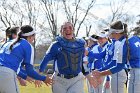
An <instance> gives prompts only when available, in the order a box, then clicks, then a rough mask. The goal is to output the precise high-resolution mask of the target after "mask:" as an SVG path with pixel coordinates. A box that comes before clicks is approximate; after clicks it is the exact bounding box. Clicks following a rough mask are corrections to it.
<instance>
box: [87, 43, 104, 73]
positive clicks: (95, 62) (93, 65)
mask: <svg viewBox="0 0 140 93" xmlns="http://www.w3.org/2000/svg"><path fill="white" fill-rule="evenodd" d="M90 49H91V51H92V52H93V53H100V52H101V51H102V48H101V47H100V46H99V45H98V44H94V45H92V46H91V47H90ZM88 62H89V64H88V66H89V68H90V69H91V70H92V69H100V68H102V66H103V63H102V59H96V58H92V57H89V59H88Z"/></svg>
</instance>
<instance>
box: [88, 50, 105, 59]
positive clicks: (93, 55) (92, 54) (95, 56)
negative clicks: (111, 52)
mask: <svg viewBox="0 0 140 93" xmlns="http://www.w3.org/2000/svg"><path fill="white" fill-rule="evenodd" d="M105 54H106V51H102V52H100V53H93V52H92V51H90V52H89V53H88V57H89V58H96V59H102V58H104V57H105Z"/></svg>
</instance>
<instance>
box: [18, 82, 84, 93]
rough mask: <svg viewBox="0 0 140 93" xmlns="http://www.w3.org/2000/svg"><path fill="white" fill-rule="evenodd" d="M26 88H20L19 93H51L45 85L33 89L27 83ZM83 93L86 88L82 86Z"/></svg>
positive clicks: (32, 86) (49, 88) (32, 85)
mask: <svg viewBox="0 0 140 93" xmlns="http://www.w3.org/2000/svg"><path fill="white" fill-rule="evenodd" d="M27 84H28V85H27V86H20V85H19V89H20V93H52V92H51V86H46V85H45V84H43V85H42V87H40V88H35V85H34V84H30V83H27ZM84 90H85V93H87V86H86V84H84Z"/></svg>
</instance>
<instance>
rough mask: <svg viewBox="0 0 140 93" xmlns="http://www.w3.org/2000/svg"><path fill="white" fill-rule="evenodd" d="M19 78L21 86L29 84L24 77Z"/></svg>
mask: <svg viewBox="0 0 140 93" xmlns="http://www.w3.org/2000/svg"><path fill="white" fill-rule="evenodd" d="M17 78H18V81H19V84H20V85H21V86H27V82H26V81H25V80H24V79H22V78H21V77H17Z"/></svg>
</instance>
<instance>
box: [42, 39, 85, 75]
mask: <svg viewBox="0 0 140 93" xmlns="http://www.w3.org/2000/svg"><path fill="white" fill-rule="evenodd" d="M84 45H85V41H83V40H82V39H76V40H73V41H69V40H66V39H65V38H63V37H57V41H55V42H54V43H53V44H52V45H51V46H50V47H49V49H48V50H47V52H46V55H45V56H44V59H43V61H42V63H41V65H40V72H42V71H44V70H45V67H46V65H47V63H48V62H49V61H50V60H55V65H54V66H55V71H57V72H58V73H60V74H64V75H69V74H70V75H71V74H72V75H75V74H78V73H79V72H81V71H82V63H83V56H84V51H85V48H84Z"/></svg>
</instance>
